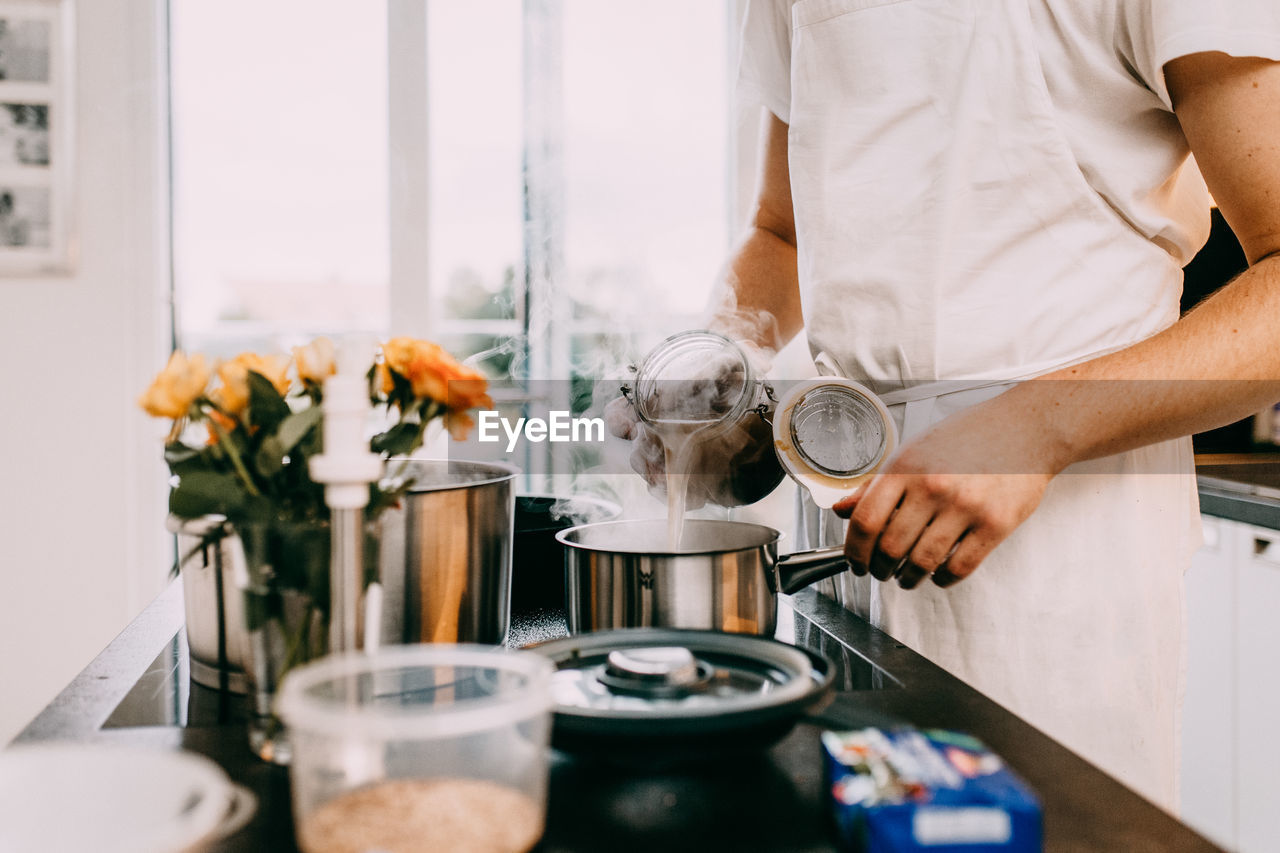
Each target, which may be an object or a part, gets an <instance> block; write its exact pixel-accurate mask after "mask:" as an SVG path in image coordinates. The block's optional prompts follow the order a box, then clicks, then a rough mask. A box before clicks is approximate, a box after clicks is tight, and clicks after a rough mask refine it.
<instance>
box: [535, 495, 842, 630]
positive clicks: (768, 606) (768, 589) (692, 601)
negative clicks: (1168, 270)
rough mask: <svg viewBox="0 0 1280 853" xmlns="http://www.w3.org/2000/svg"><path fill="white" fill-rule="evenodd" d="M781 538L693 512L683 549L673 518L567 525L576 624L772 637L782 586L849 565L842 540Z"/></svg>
mask: <svg viewBox="0 0 1280 853" xmlns="http://www.w3.org/2000/svg"><path fill="white" fill-rule="evenodd" d="M780 536H781V534H779V533H778V531H776V530H774V529H773V528H772V527H765V526H764V525H762V524H749V523H746V522H740V521H710V520H702V519H697V520H693V519H691V520H688V521H686V522H685V524H684V533H683V535H682V537H681V547H680V549H679V550H678V551H663V550H662V549H661V546H662V544H663V543H665V542H666V541H667V522H666V520H665V519H656V520H644V521H610V522H604V523H600V524H584V525H580V526H578V527H571V528H569V529H568V530H564V531H561V532H560V533H559V534H557V536H556V538H557V539H559V540H560V542H562V543H563V544H564V545H565V546H566V548H565V586H566V602H565V604H566V608H567V611H568V622H569V631H570V632H571V633H574V634H579V633H584V632H587V631H602V630H606V629H610V628H648V627H660V628H702V629H710V630H718V631H730V632H734V633H741V634H762V635H765V636H771V635H772V634H773V632H774V628H775V627H777V613H778V598H777V597H778V594H779V593H785V594H788V595H789V594H791V593H793V592H797V591H799V590H801V589H803V588H804V587H806V586H808V585H809V584H811V583H814V582H815V581H818V580H820V579H822V578H825V577H830V576H831V575H834V574H837V573H839V572H841V571H843V570H844V569H846V568H847V567H848V563H847V562H846V560H845V557H844V552H843V551H842V550H841V549H839V548H824V549H821V550H817V551H801V552H798V553H795V554H785V555H782V556H779V555H778V539H779V537H780Z"/></svg>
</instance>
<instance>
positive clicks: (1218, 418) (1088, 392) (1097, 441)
mask: <svg viewBox="0 0 1280 853" xmlns="http://www.w3.org/2000/svg"><path fill="white" fill-rule="evenodd" d="M1276 400H1280V255H1271V256H1269V257H1267V258H1264V259H1263V260H1261V261H1259V262H1258V263H1256V264H1254V265H1253V266H1252V267H1250V268H1249V270H1247V271H1246V272H1245V273H1243V274H1241V275H1240V276H1239V277H1238V278H1236V279H1235V280H1234V281H1232V282H1231V283H1230V284H1229V285H1227V286H1226V287H1224V288H1223V289H1222V290H1220V291H1219V292H1218V293H1216V294H1215V295H1214V296H1212V297H1210V298H1209V299H1208V300H1206V301H1205V302H1204V303H1202V304H1201V305H1200V306H1199V307H1197V308H1196V309H1195V310H1194V311H1192V312H1190V313H1189V314H1187V315H1186V316H1185V317H1183V318H1182V319H1181V320H1179V321H1178V322H1177V323H1175V324H1173V325H1172V326H1170V327H1169V328H1168V329H1165V330H1164V331H1162V332H1160V333H1159V334H1157V335H1154V336H1152V337H1151V338H1148V339H1146V340H1144V341H1141V342H1139V343H1137V344H1134V345H1133V346H1131V347H1128V348H1126V349H1123V350H1120V351H1118V352H1115V353H1111V354H1109V355H1106V356H1102V357H1100V358H1096V359H1093V360H1091V361H1087V362H1084V363H1082V364H1078V365H1074V366H1072V367H1068V368H1064V369H1062V370H1058V371H1055V372H1053V373H1050V374H1047V375H1046V376H1043V377H1040V378H1039V379H1036V380H1032V381H1030V382H1025V383H1022V384H1021V385H1019V386H1018V387H1016V388H1014V389H1013V390H1011V391H1010V392H1008V393H1007V394H1004V395H1001V397H999V398H996V399H995V400H993V401H991V403H992V404H993V405H995V406H997V407H1004V408H1005V414H1006V415H1007V416H1010V417H1019V418H1022V417H1025V418H1032V419H1039V421H1040V422H1041V423H1042V426H1043V429H1044V434H1045V435H1046V436H1047V438H1048V442H1047V445H1048V446H1047V452H1048V453H1050V454H1051V460H1050V465H1051V468H1052V470H1055V471H1056V470H1061V469H1062V468H1063V467H1065V466H1066V465H1069V464H1071V463H1072V462H1077V461H1081V460H1084V459H1093V458H1097V457H1100V456H1106V455H1110V454H1112V453H1119V452H1121V451H1124V450H1130V449H1132V448H1135V447H1139V446H1142V445H1145V444H1152V443H1155V442H1157V441H1163V440H1165V439H1170V438H1176V437H1179V436H1184V435H1189V434H1191V433H1194V432H1201V431H1204V430H1207V429H1213V428H1215V427H1219V426H1223V425H1224V424H1228V423H1231V422H1233V421H1236V420H1239V419H1240V418H1242V417H1246V416H1247V415H1249V414H1251V413H1253V412H1256V411H1258V410H1260V409H1262V408H1264V407H1265V406H1267V405H1270V404H1271V403H1274V402H1275V401H1276Z"/></svg>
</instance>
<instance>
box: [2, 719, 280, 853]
mask: <svg viewBox="0 0 1280 853" xmlns="http://www.w3.org/2000/svg"><path fill="white" fill-rule="evenodd" d="M255 802H256V801H255V799H254V797H253V794H252V793H250V792H249V791H248V790H246V789H245V788H243V787H241V786H239V785H235V784H234V783H232V782H231V780H230V779H228V778H227V775H226V774H225V773H224V772H223V771H222V768H221V767H219V766H218V765H217V764H215V763H214V762H212V761H210V760H209V759H207V758H204V757H203V756H199V755H196V754H194V753H190V752H180V751H161V750H148V749H134V748H129V747H122V746H107V745H101V744H86V743H42V744H32V745H23V746H16V747H13V748H11V749H7V750H0V850H4V851H9V850H12V851H27V850H30V851H37V850H38V851H42V853H63V851H67V853H71V851H75V853H83V851H88V850H95V851H102V853H116V852H117V851H119V853H126V851H128V853H177V851H187V850H193V849H199V845H201V844H203V843H205V842H207V841H210V840H212V839H213V838H214V837H218V836H223V835H226V834H229V833H230V832H233V831H235V830H236V829H238V828H239V827H240V826H243V825H244V823H245V822H246V821H247V820H248V818H249V817H250V816H251V815H252V814H253V811H254V808H255Z"/></svg>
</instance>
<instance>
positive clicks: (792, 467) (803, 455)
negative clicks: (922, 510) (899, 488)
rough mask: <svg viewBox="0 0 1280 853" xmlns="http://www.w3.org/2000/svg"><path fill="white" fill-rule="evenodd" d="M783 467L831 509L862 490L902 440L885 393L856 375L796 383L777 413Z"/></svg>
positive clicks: (777, 445)
mask: <svg viewBox="0 0 1280 853" xmlns="http://www.w3.org/2000/svg"><path fill="white" fill-rule="evenodd" d="M773 441H774V448H775V449H776V450H777V453H778V459H779V461H781V462H782V466H783V468H785V469H786V471H787V473H788V474H790V475H791V477H792V479H794V480H795V481H796V482H797V483H799V484H800V485H802V486H804V487H805V488H806V489H808V490H809V493H810V494H811V495H812V496H813V500H814V503H816V504H817V505H818V506H820V507H823V508H827V507H830V506H831V505H832V504H834V503H835V502H836V501H838V500H840V499H841V498H843V497H845V496H847V495H850V494H852V493H853V492H855V491H857V489H858V487H859V486H861V485H862V484H863V483H864V482H865V481H866V480H868V479H870V478H871V477H872V476H874V474H875V473H876V471H878V470H879V468H880V466H881V464H883V463H884V460H885V459H886V458H887V457H888V456H889V454H891V453H892V452H893V451H894V449H895V448H896V447H897V444H898V430H897V427H895V426H894V422H893V418H892V417H891V416H890V414H889V410H888V408H886V407H885V405H884V403H883V402H881V400H880V398H879V397H877V396H876V395H875V394H874V393H872V392H871V391H870V390H869V389H868V388H866V387H865V386H863V385H861V384H859V383H857V382H854V381H853V380H852V379H842V378H839V377H819V378H815V379H808V380H805V381H804V382H799V383H797V384H796V385H794V386H792V387H791V388H790V389H789V390H788V391H787V392H786V393H785V394H783V396H782V399H781V400H779V401H778V408H777V411H776V412H775V414H774V418H773Z"/></svg>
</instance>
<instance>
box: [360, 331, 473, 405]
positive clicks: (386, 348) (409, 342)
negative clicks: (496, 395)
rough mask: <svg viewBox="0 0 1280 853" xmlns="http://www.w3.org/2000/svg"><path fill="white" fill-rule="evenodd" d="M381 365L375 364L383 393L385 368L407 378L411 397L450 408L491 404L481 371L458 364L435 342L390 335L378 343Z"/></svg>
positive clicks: (388, 382)
mask: <svg viewBox="0 0 1280 853" xmlns="http://www.w3.org/2000/svg"><path fill="white" fill-rule="evenodd" d="M382 357H383V361H384V364H382V365H380V366H379V371H378V373H379V377H380V379H381V385H382V391H383V393H390V392H391V389H392V387H393V385H392V382H391V376H390V374H388V373H387V368H390V369H391V370H394V371H395V372H396V373H399V374H400V375H401V376H403V377H404V378H405V379H407V380H408V381H409V384H410V386H411V387H412V388H413V393H414V396H417V397H424V398H427V399H430V400H435V401H436V402H438V403H444V404H445V405H446V406H448V407H449V409H450V410H453V411H465V410H467V409H473V408H475V407H477V406H480V405H485V406H492V405H493V401H492V400H491V399H490V398H489V395H488V394H487V393H486V389H487V388H488V380H486V379H485V378H484V374H482V373H480V372H479V371H477V370H474V369H472V368H470V367H466V366H465V365H462V364H459V363H458V362H457V360H455V359H454V357H453V356H451V355H449V353H447V352H445V350H444V348H443V347H441V346H440V345H439V344H433V343H431V342H430V341H420V340H415V339H414V338H405V337H401V338H392V339H391V340H389V341H387V342H386V343H385V344H383V346H382Z"/></svg>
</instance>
